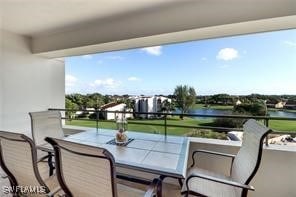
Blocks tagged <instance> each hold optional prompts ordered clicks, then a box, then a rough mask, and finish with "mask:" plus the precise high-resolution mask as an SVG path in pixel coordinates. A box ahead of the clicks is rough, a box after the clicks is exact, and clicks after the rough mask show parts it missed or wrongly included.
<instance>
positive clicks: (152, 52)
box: [141, 46, 162, 56]
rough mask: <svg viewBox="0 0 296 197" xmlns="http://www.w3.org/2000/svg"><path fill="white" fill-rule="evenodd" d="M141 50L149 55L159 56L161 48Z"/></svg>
mask: <svg viewBox="0 0 296 197" xmlns="http://www.w3.org/2000/svg"><path fill="white" fill-rule="evenodd" d="M141 50H143V51H145V52H146V53H148V54H150V55H156V56H159V55H161V53H162V46H154V47H145V48H142V49H141Z"/></svg>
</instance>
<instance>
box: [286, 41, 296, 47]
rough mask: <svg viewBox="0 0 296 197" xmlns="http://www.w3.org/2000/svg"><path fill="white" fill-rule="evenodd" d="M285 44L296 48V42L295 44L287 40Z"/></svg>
mask: <svg viewBox="0 0 296 197" xmlns="http://www.w3.org/2000/svg"><path fill="white" fill-rule="evenodd" d="M284 44H285V45H288V46H291V47H296V42H293V41H289V40H286V41H284Z"/></svg>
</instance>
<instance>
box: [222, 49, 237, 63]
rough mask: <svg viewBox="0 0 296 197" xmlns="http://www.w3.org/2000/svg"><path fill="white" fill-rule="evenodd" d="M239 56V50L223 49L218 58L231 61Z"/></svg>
mask: <svg viewBox="0 0 296 197" xmlns="http://www.w3.org/2000/svg"><path fill="white" fill-rule="evenodd" d="M236 58H238V51H237V50H235V49H234V48H224V49H221V50H220V51H219V53H218V55H217V59H221V60H225V61H229V60H233V59H236Z"/></svg>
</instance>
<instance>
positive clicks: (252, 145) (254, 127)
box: [231, 119, 271, 193]
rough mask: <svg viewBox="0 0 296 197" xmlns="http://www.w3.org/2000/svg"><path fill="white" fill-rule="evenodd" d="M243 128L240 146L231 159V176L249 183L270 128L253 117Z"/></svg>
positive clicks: (259, 159)
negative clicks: (232, 159)
mask: <svg viewBox="0 0 296 197" xmlns="http://www.w3.org/2000/svg"><path fill="white" fill-rule="evenodd" d="M243 129H244V136H243V141H242V146H241V148H240V150H239V152H238V154H237V155H236V157H235V159H234V161H233V165H232V171H231V178H232V179H233V180H234V181H237V182H240V183H243V184H249V182H250V181H251V179H252V178H253V177H254V175H255V173H256V172H257V170H258V167H259V164H260V162H261V156H262V147H263V140H264V138H265V137H266V135H267V134H268V133H269V132H271V130H270V129H269V128H267V127H265V126H263V125H261V124H260V123H258V122H257V121H255V120H253V119H250V120H248V121H247V122H246V123H245V124H244V128H243ZM240 192H241V190H237V193H240Z"/></svg>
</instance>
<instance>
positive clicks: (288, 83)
mask: <svg viewBox="0 0 296 197" xmlns="http://www.w3.org/2000/svg"><path fill="white" fill-rule="evenodd" d="M65 64H66V73H65V75H66V76H65V80H66V81H65V86H66V87H65V88H66V93H67V94H70V93H81V94H87V93H94V92H98V93H101V94H112V95H113V94H118V95H123V94H129V95H142V94H143V95H155V94H163V95H168V94H173V92H174V89H175V87H176V86H177V85H189V86H192V87H194V88H195V90H196V92H197V95H211V94H218V93H226V94H231V95H247V94H252V93H258V94H277V95H279V94H296V29H294V30H285V31H277V32H268V33H258V34H250V35H242V36H234V37H225V38H216V39H208V40H200V41H191V42H184V43H178V44H169V45H162V46H153V47H146V48H137V49H130V50H122V51H114V52H106V53H98V54H89V55H83V56H74V57H67V58H66V59H65Z"/></svg>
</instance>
